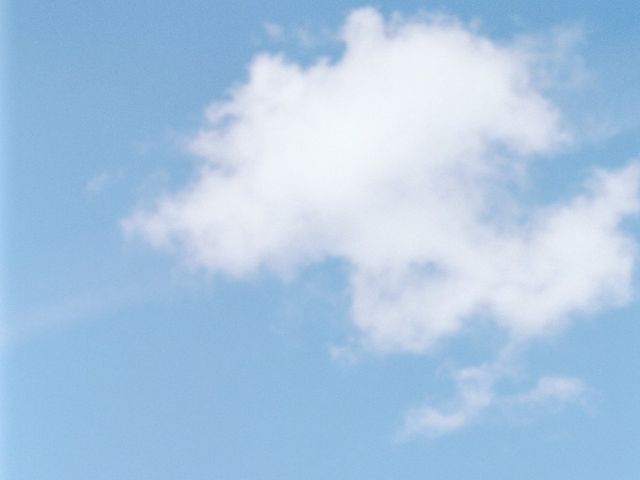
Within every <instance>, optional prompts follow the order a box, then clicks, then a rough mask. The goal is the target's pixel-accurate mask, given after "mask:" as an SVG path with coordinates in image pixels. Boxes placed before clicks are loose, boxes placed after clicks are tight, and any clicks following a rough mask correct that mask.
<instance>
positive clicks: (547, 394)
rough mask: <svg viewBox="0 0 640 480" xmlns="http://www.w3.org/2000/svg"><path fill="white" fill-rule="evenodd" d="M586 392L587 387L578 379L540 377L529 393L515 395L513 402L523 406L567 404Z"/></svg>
mask: <svg viewBox="0 0 640 480" xmlns="http://www.w3.org/2000/svg"><path fill="white" fill-rule="evenodd" d="M586 391H587V387H586V385H585V384H584V382H583V381H582V380H580V379H579V378H571V377H557V376H550V377H542V378H540V379H538V383H537V384H536V386H535V387H533V388H532V389H531V390H530V391H528V392H526V393H523V394H520V395H517V396H516V397H515V398H514V401H516V402H517V403H525V404H539V403H544V402H551V401H556V402H568V401H574V400H577V399H579V398H580V397H581V396H583V395H584V393H585V392H586Z"/></svg>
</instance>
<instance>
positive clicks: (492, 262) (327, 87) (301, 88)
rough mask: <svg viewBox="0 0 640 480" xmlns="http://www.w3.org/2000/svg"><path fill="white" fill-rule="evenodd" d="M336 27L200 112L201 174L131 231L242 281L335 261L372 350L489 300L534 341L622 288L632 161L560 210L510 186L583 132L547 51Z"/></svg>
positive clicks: (488, 308) (428, 340)
mask: <svg viewBox="0 0 640 480" xmlns="http://www.w3.org/2000/svg"><path fill="white" fill-rule="evenodd" d="M341 38H342V41H343V42H344V52H343V54H342V55H341V56H340V58H338V59H336V60H329V59H327V58H320V59H318V60H317V61H316V62H315V63H313V64H311V65H309V66H301V65H299V64H297V63H295V62H293V61H291V60H288V59H286V58H285V57H283V56H282V55H275V54H266V53H264V54H260V55H258V56H256V57H255V58H254V59H253V61H252V62H251V65H250V68H249V78H248V79H247V80H246V81H245V82H244V83H242V84H240V85H237V86H236V87H235V88H234V89H233V90H232V91H231V93H230V95H229V97H228V98H227V99H226V100H222V101H220V102H219V103H216V104H214V105H212V106H210V107H209V108H208V109H207V112H206V116H207V121H208V123H207V125H206V126H205V127H203V128H202V130H201V131H200V132H199V133H198V134H197V135H195V136H194V138H193V140H192V142H191V150H192V151H193V152H194V153H195V154H197V155H199V156H200V157H202V163H201V166H200V169H199V170H198V172H197V174H196V176H195V178H194V179H193V181H192V182H190V183H189V184H187V185H185V186H184V188H183V189H182V190H181V191H178V192H176V193H173V194H169V195H167V196H165V197H163V198H160V199H158V200H157V202H156V204H155V206H154V207H153V208H151V209H140V210H139V211H137V212H135V213H134V214H133V215H131V216H130V217H129V218H128V219H126V220H125V222H124V224H125V227H126V228H127V230H129V231H131V232H137V233H139V234H142V235H143V236H144V237H145V238H146V239H147V240H148V241H149V242H151V243H152V244H153V245H155V246H157V247H160V248H171V249H175V250H176V251H178V252H180V253H181V255H183V256H184V258H186V260H187V261H188V262H189V263H191V264H192V265H195V266H199V267H203V268H206V269H210V270H214V271H219V272H224V273H226V274H228V275H231V276H235V277H241V278H242V277H246V276H249V275H251V274H253V273H255V272H256V271H258V270H261V269H267V270H271V271H273V272H277V273H280V274H291V273H295V272H296V271H297V270H299V269H301V268H304V267H305V266H307V265H309V264H312V263H316V262H321V261H323V260H325V259H329V258H338V259H341V260H343V261H344V262H345V263H346V264H347V265H348V266H349V271H350V285H351V289H352V297H353V304H352V318H353V322H354V324H355V325H356V326H357V328H358V329H359V331H360V332H361V344H362V345H363V346H364V347H365V348H368V349H371V350H374V351H382V352H390V351H410V352H418V353H419V352H424V351H426V350H428V349H429V348H430V347H431V346H432V345H433V344H434V342H436V341H438V340H440V339H442V338H444V337H447V336H452V335H455V334H456V333H458V332H460V331H461V329H462V328H463V327H464V326H465V325H467V324H468V323H469V322H473V321H474V315H475V314H476V313H480V312H481V313H483V314H486V313H488V314H489V316H490V317H491V318H492V319H493V320H494V321H495V323H496V324H497V325H499V326H500V327H502V328H504V329H505V330H506V331H507V332H508V333H509V335H510V337H511V338H513V339H517V340H522V339H527V338H533V337H536V336H539V335H544V334H547V333H548V332H551V331H557V330H558V329H559V328H561V327H563V326H564V325H565V324H566V322H567V321H568V319H569V318H570V316H572V315H573V314H575V313H580V312H588V311H592V310H595V309H597V308H602V307H604V306H607V305H611V304H616V303H621V302H624V301H627V300H628V298H629V293H630V292H629V290H630V281H631V275H632V269H633V267H634V263H635V255H636V253H635V242H634V241H633V239H632V238H630V237H629V236H628V235H627V234H626V233H625V232H624V231H623V230H621V228H620V223H621V222H622V221H623V219H624V218H625V217H626V216H628V215H631V214H636V213H637V211H638V207H639V203H638V176H639V175H640V169H639V167H638V165H637V164H635V163H632V164H630V165H628V166H626V167H623V168H620V169H618V170H614V171H596V172H594V173H593V174H592V175H591V177H590V179H589V181H588V182H587V185H586V186H585V189H584V192H583V193H582V194H580V195H578V196H576V197H575V198H573V199H572V200H569V201H567V202H565V203H558V204H553V205H547V206H544V207H541V208H537V209H532V208H527V207H525V206H523V205H519V204H518V203H517V201H516V200H515V196H514V195H512V194H511V192H512V189H513V188H516V184H517V180H518V179H519V178H521V177H522V176H523V175H526V167H527V163H528V162H531V161H534V160H535V158H536V157H538V156H540V155H549V154H551V153H553V152H554V151H555V150H557V149H558V148H561V147H562V146H563V145H566V144H567V142H569V141H570V136H569V135H568V133H567V131H568V130H567V128H566V127H565V126H564V124H563V121H562V119H561V115H560V113H559V111H558V109H557V108H556V106H554V104H553V103H552V102H551V101H550V100H548V99H547V98H545V94H544V88H545V86H544V85H543V84H545V85H546V83H547V82H548V80H549V77H548V76H545V75H541V73H540V68H541V65H543V66H544V65H546V64H548V62H545V61H540V55H541V54H540V52H539V49H537V47H534V46H532V45H531V44H530V43H528V42H523V41H522V40H521V39H518V40H517V41H514V42H513V43H511V44H508V43H504V42H503V43H498V42H494V41H492V40H490V39H489V38H486V37H484V36H482V35H480V34H479V33H477V32H476V31H475V30H474V29H472V28H471V27H468V26H465V25H463V24H460V23H459V22H457V21H455V20H453V19H450V18H443V17H437V18H421V19H414V20H411V19H402V18H400V17H394V19H393V20H392V21H388V22H385V20H384V19H383V18H382V17H381V15H380V14H379V13H378V12H377V11H376V10H374V9H371V8H363V9H360V10H356V11H355V12H353V13H352V14H351V15H350V16H349V17H348V19H347V21H346V23H345V25H344V26H343V29H342V34H341ZM565 44H566V42H564V43H562V45H560V46H559V48H560V49H564V48H565ZM548 55H549V58H551V59H553V58H555V57H554V55H555V56H557V55H558V52H556V51H553V49H550V51H549V52H548ZM462 393H463V396H464V389H463V391H462ZM421 415H422V417H421V418H422V419H423V420H421V421H423V422H426V423H432V424H436V423H439V424H440V425H441V428H445V429H446V428H449V427H451V426H455V425H457V424H458V423H461V422H462V423H464V421H463V420H461V419H460V418H459V417H457V416H455V415H454V416H443V415H439V414H437V413H435V411H426V413H425V412H424V411H423V412H422V414H421ZM463 417H464V415H463ZM425 418H426V419H427V420H424V419H425Z"/></svg>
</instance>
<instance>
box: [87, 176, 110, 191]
mask: <svg viewBox="0 0 640 480" xmlns="http://www.w3.org/2000/svg"><path fill="white" fill-rule="evenodd" d="M110 180H111V175H110V174H108V173H106V172H102V173H100V174H98V175H96V176H95V177H91V178H90V179H89V180H88V181H87V183H86V184H85V186H84V189H85V192H87V193H90V194H93V195H96V194H98V193H100V192H102V191H103V190H104V189H105V187H106V186H107V184H108V183H109V181H110Z"/></svg>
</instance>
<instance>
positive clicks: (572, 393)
mask: <svg viewBox="0 0 640 480" xmlns="http://www.w3.org/2000/svg"><path fill="white" fill-rule="evenodd" d="M509 373H510V372H509V371H508V368H507V367H505V365H501V364H500V363H499V362H498V363H496V364H492V365H483V366H479V367H468V368H465V369H461V370H459V371H457V372H456V373H455V383H456V388H457V392H456V397H455V398H454V399H453V401H450V402H449V403H448V404H446V405H444V406H440V407H438V406H434V405H432V404H426V405H421V406H419V407H416V408H413V409H411V410H409V412H408V413H407V414H406V415H405V419H404V424H403V426H402V429H401V431H400V436H401V437H403V438H408V437H412V436H414V435H430V436H437V435H443V434H446V433H451V432H453V431H455V430H459V429H461V428H463V427H466V426H467V425H468V424H470V423H471V422H473V421H474V420H476V419H477V418H478V417H479V416H480V415H481V414H482V413H484V412H485V411H487V410H489V409H491V408H496V407H511V408H514V407H517V408H520V409H522V408H527V409H530V408H544V407H549V406H559V405H563V404H568V403H573V402H577V401H580V400H583V399H584V398H585V395H586V393H587V391H588V388H587V386H586V385H585V384H584V382H583V381H582V380H580V379H578V378H573V377H561V376H545V377H541V378H539V379H538V381H537V383H536V385H535V386H534V387H532V388H531V389H530V390H529V391H526V392H524V393H519V394H502V395H500V394H497V393H496V384H497V383H498V382H499V381H501V380H503V379H504V377H505V376H509Z"/></svg>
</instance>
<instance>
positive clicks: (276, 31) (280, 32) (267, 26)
mask: <svg viewBox="0 0 640 480" xmlns="http://www.w3.org/2000/svg"><path fill="white" fill-rule="evenodd" d="M262 28H263V29H264V31H265V33H266V34H267V36H268V37H269V38H270V39H271V40H283V39H284V28H283V27H282V26H281V25H279V24H277V23H273V22H264V23H263V24H262Z"/></svg>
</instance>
